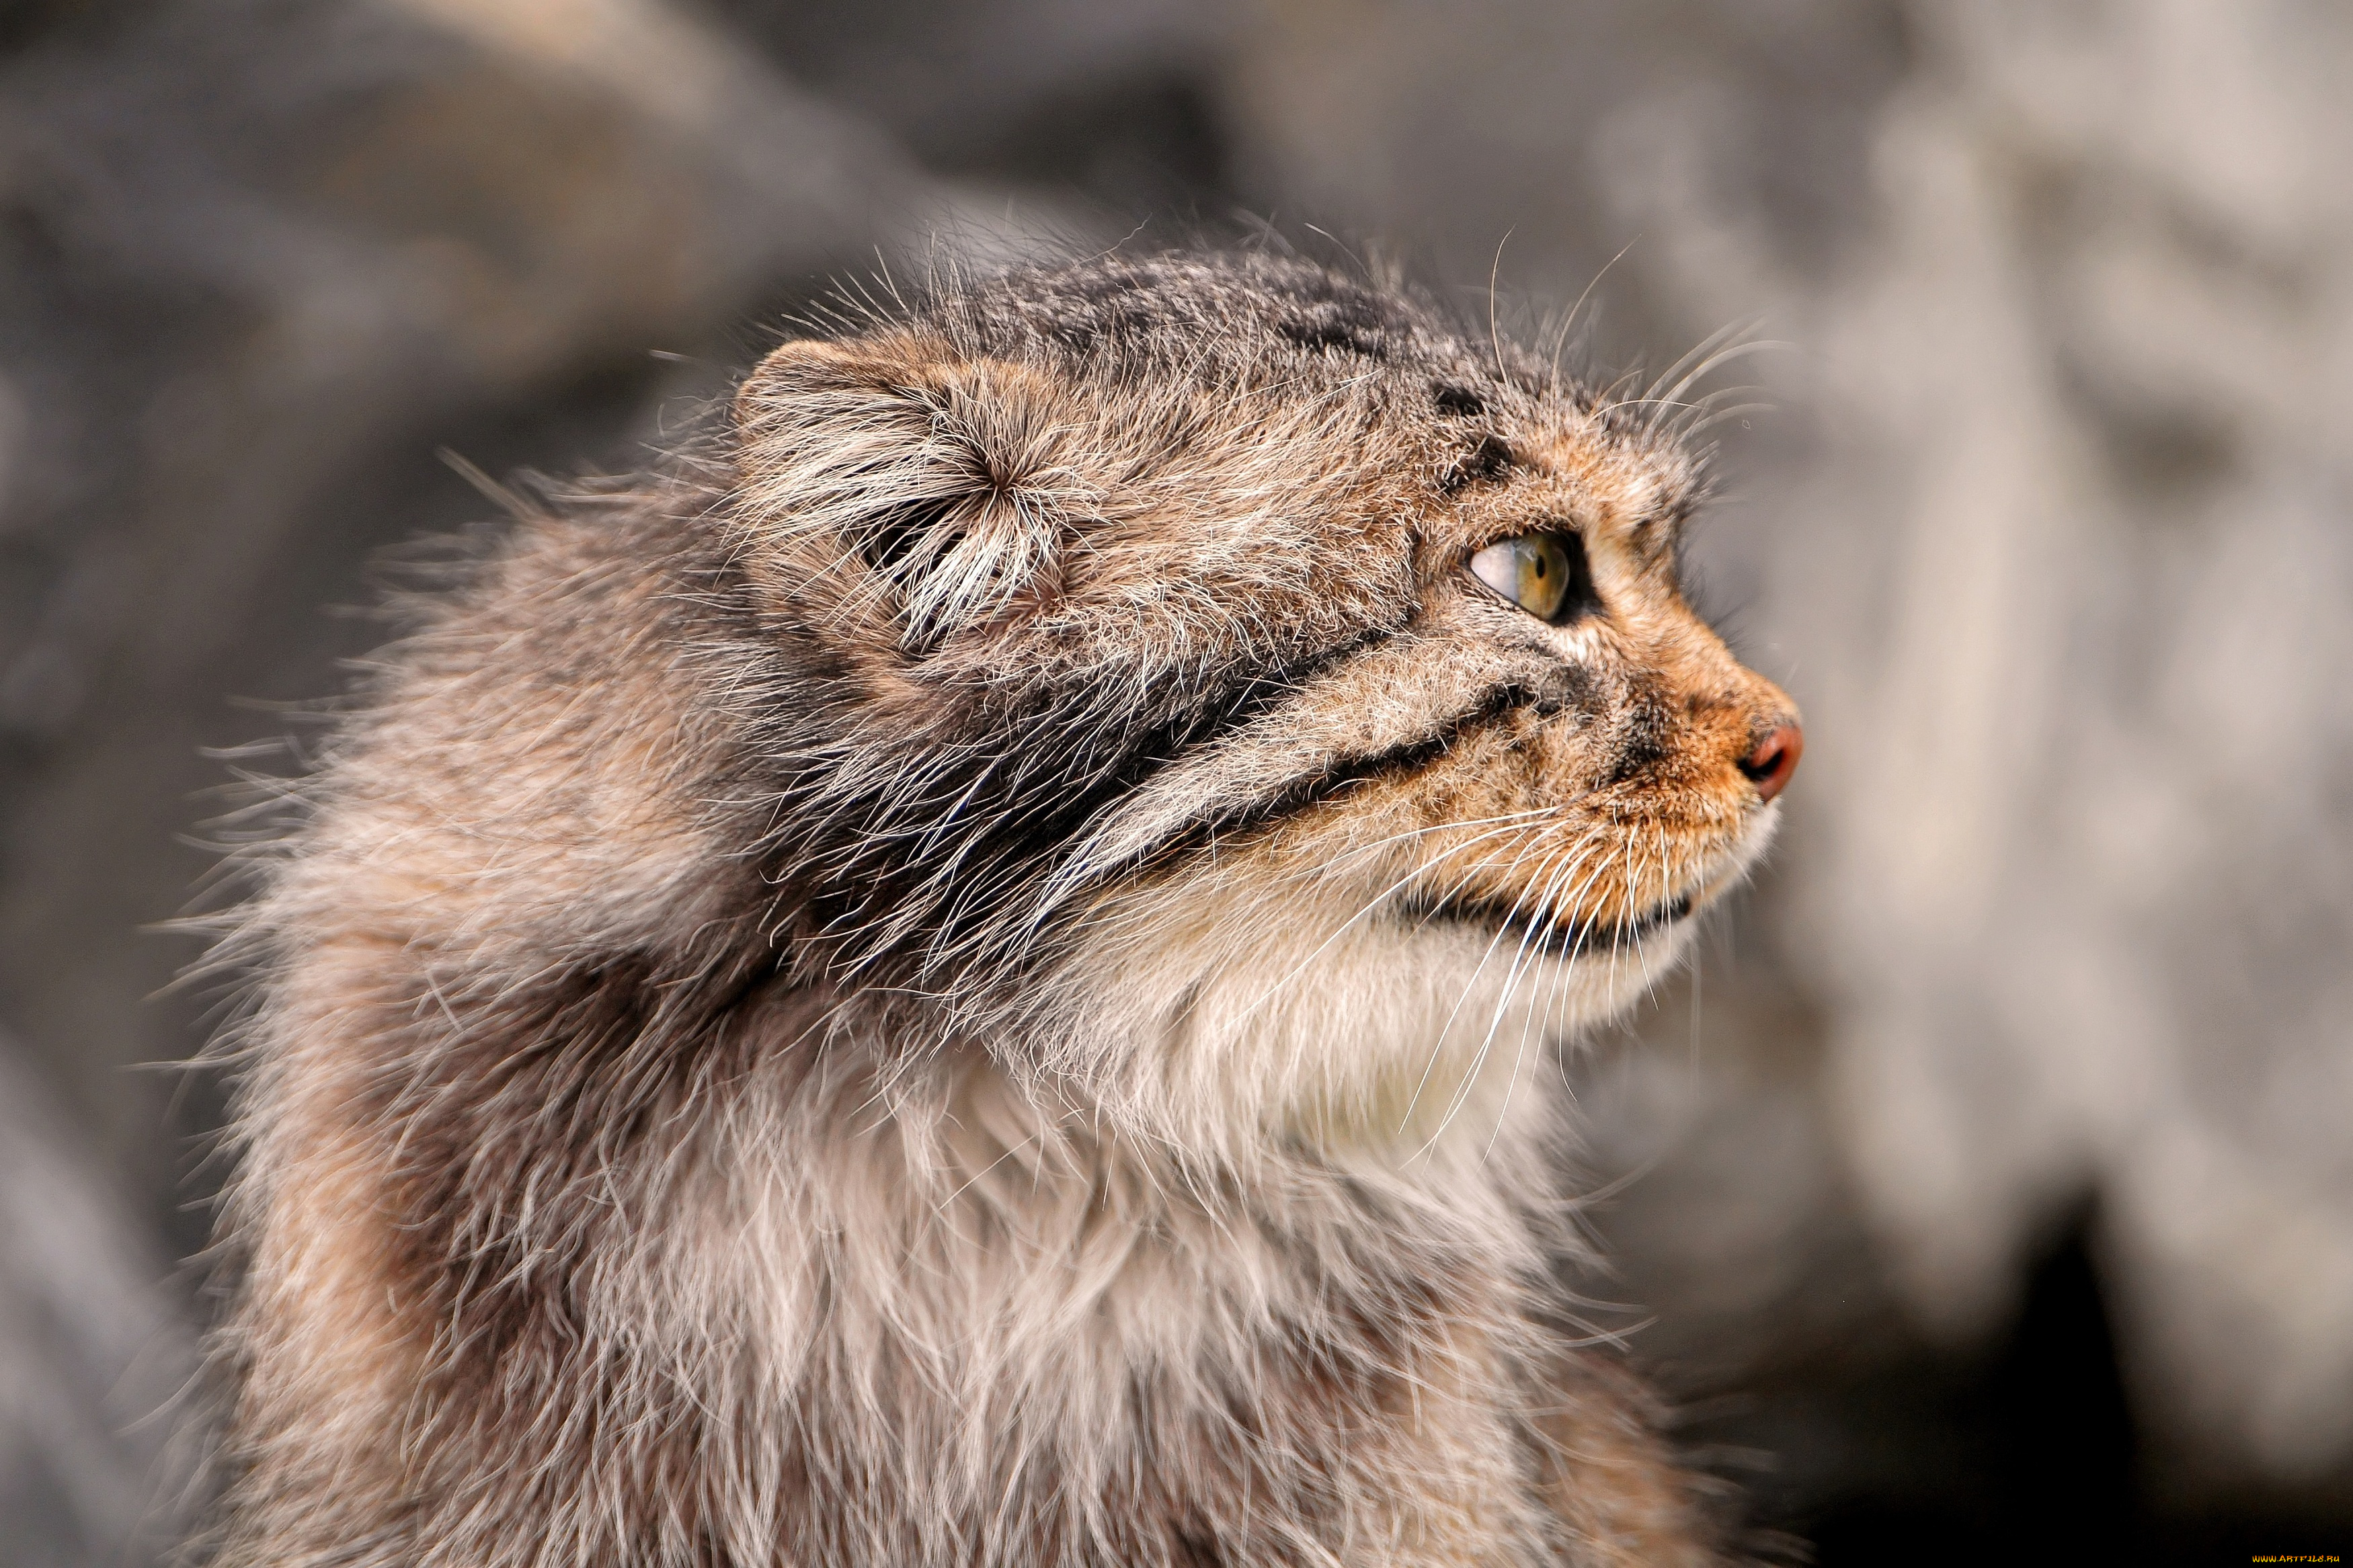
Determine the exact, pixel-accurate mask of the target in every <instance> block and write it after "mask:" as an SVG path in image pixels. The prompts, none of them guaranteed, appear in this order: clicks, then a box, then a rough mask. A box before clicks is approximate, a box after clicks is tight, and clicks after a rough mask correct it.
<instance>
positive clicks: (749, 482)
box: [734, 332, 1095, 654]
mask: <svg viewBox="0 0 2353 1568" xmlns="http://www.w3.org/2000/svg"><path fill="white" fill-rule="evenodd" d="M1071 413H1072V409H1071V400H1070V399H1069V398H1068V397H1067V396H1065V395H1061V394H1060V389H1059V388H1058V387H1057V385H1056V384H1055V383H1054V382H1053V381H1052V380H1051V378H1050V376H1049V375H1048V374H1046V373H1045V372H1043V371H1041V370H1039V369H1037V368H1034V367H1032V366H1029V365H1024V364H1019V363H1013V362H1010V361H1007V360H1002V359H993V358H987V357H975V356H971V355H965V354H960V353H956V352H955V350H954V349H953V347H952V346H951V345H949V344H947V343H946V342H943V341H941V340H939V339H937V338H934V337H928V336H924V335H920V334H917V333H913V332H892V333H887V334H882V335H878V336H875V337H870V338H862V339H858V340H854V341H852V342H791V343H786V344H785V345H784V346H783V347H781V348H779V349H777V350H776V351H775V352H774V353H771V354H769V355H768V357H767V358H766V359H765V360H763V361H762V362H761V363H760V364H759V366H758V367H757V368H756V369H754V371H753V373H752V374H751V375H750V376H749V377H747V378H746V379H745V381H744V384H743V386H742V388H741V389H740V390H739V391H738V392H737V394H736V395H735V403H734V421H735V429H736V436H737V454H738V455H737V459H736V483H737V489H736V494H737V500H738V514H739V516H740V517H741V518H742V519H743V521H744V524H745V526H746V528H747V530H748V531H749V534H750V535H751V537H749V538H747V541H746V542H747V543H748V544H750V545H751V546H752V547H753V548H754V551H755V552H759V553H762V554H767V555H770V556H771V559H773V560H775V561H776V563H777V564H778V565H780V566H786V564H787V563H790V564H789V566H787V569H789V570H795V571H798V572H800V573H804V574H820V575H821V576H823V577H824V578H826V579H827V580H828V582H827V583H826V584H818V583H817V582H814V581H813V582H811V584H810V585H811V586H812V587H819V586H821V585H822V586H828V587H829V588H830V590H831V594H830V595H829V596H832V597H835V598H836V600H837V602H838V603H839V604H841V605H843V606H844V607H845V608H847V609H849V610H851V611H853V612H863V613H868V614H877V615H888V616H891V617H892V618H893V619H895V621H896V623H897V629H898V641H899V646H900V647H901V648H902V651H905V652H908V653H911V654H913V653H922V652H924V651H927V650H929V649H930V648H932V647H936V646H937V645H938V644H939V643H940V642H941V641H942V640H944V638H946V637H951V636H953V635H954V634H955V633H956V632H958V631H960V630H963V629H965V628H967V627H971V626H981V625H986V624H987V623H989V622H991V621H993V620H996V619H997V618H999V617H1001V616H1005V615H1007V614H1008V613H1010V612H1012V611H1013V610H1014V609H1015V608H1016V607H1017V606H1018V605H1020V604H1023V603H1036V602H1037V601H1038V600H1039V599H1040V598H1042V597H1043V596H1045V595H1048V594H1050V592H1051V590H1052V587H1053V585H1054V584H1055V582H1056V581H1057V579H1058V577H1059V574H1060V564H1061V561H1062V557H1063V553H1064V552H1065V550H1066V548H1067V546H1068V542H1069V539H1070V536H1071V529H1072V525H1073V524H1074V522H1075V521H1077V520H1078V519H1080V518H1081V517H1082V516H1084V515H1086V514H1087V513H1088V512H1089V511H1090V510H1092V507H1093V504H1094V501H1095V492H1094V490H1093V489H1092V487H1091V486H1090V485H1089V484H1088V483H1087V482H1086V480H1085V479H1084V477H1083V475H1082V472H1081V470H1080V469H1079V468H1077V467H1076V466H1075V465H1074V461H1073V459H1075V458H1078V457H1079V456H1080V453H1079V451H1078V450H1077V447H1076V441H1075V437H1076V435H1077V432H1076V431H1075V430H1074V428H1073V423H1074V422H1073V420H1072V417H1071Z"/></svg>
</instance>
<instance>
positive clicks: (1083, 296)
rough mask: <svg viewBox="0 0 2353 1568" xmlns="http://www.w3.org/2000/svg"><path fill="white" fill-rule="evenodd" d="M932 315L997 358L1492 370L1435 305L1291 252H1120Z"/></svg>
mask: <svg viewBox="0 0 2353 1568" xmlns="http://www.w3.org/2000/svg"><path fill="white" fill-rule="evenodd" d="M931 313H932V314H933V315H934V318H935V319H936V320H937V321H938V322H939V323H940V324H942V325H944V326H946V327H947V328H949V330H950V331H951V333H952V334H955V335H961V336H964V337H965V339H966V341H967V342H970V343H971V344H972V346H974V347H976V348H978V349H979V350H981V351H982V352H984V353H999V354H1008V355H1016V356H1018V353H1020V352H1021V351H1022V350H1023V349H1024V347H1026V346H1028V345H1031V344H1039V343H1042V344H1047V345H1050V346H1052V347H1054V348H1056V349H1059V350H1060V351H1062V352H1064V353H1071V354H1074V355H1077V356H1081V357H1083V358H1085V359H1087V360H1089V361H1091V362H1093V363H1095V364H1096V365H1097V366H1099V367H1100V368H1105V369H1110V370H1113V371H1114V372H1116V371H1117V370H1118V369H1119V368H1120V367H1122V366H1133V367H1135V368H1142V367H1144V366H1145V365H1147V364H1148V365H1150V366H1151V367H1153V368H1154V369H1155V370H1157V371H1159V372H1162V373H1164V374H1165V373H1166V372H1168V371H1172V370H1174V371H1179V372H1182V373H1189V374H1193V375H1197V376H1199V375H1206V376H1208V377H1211V378H1219V377H1222V376H1224V375H1229V374H1232V373H1233V372H1234V371H1236V370H1237V369H1240V370H1244V371H1258V370H1262V369H1263V368H1264V366H1265V363H1266V361H1267V356H1269V355H1270V354H1273V355H1278V356H1284V357H1289V356H1294V355H1303V356H1304V357H1305V358H1306V360H1307V361H1308V363H1310V364H1317V363H1321V364H1324V365H1326V366H1328V367H1329V371H1330V373H1331V374H1336V375H1342V376H1355V375H1358V374H1362V371H1363V368H1364V366H1365V365H1366V363H1370V364H1373V365H1377V366H1380V367H1382V368H1385V369H1386V368H1397V369H1418V370H1419V372H1420V373H1421V374H1422V375H1424V376H1430V377H1433V378H1436V379H1440V380H1443V381H1445V382H1446V383H1448V384H1465V383H1475V382H1477V381H1478V380H1479V379H1481V373H1480V371H1479V369H1478V368H1477V366H1476V365H1475V364H1474V363H1472V361H1471V359H1470V355H1469V351H1468V350H1467V349H1466V348H1465V347H1464V346H1463V339H1462V335H1461V331H1459V330H1458V329H1457V328H1456V326H1455V325H1454V323H1453V322H1451V321H1449V320H1448V319H1447V318H1446V317H1445V316H1444V314H1443V313H1442V312H1441V311H1440V310H1438V309H1437V308H1436V307H1435V306H1433V305H1432V304H1431V303H1430V302H1429V301H1428V300H1423V299H1420V298H1419V297H1416V296H1411V295H1407V294H1400V293H1397V292H1392V291H1388V290H1384V289H1375V288H1371V287H1368V286H1366V285H1364V284H1360V283H1356V282H1354V281H1351V280H1350V279H1346V278H1344V277H1341V276H1339V275H1337V274H1335V273H1333V272H1330V271H1328V270H1326V269H1325V268H1322V267H1319V266H1316V265H1314V263H1311V262H1305V261H1299V260H1293V259H1289V258H1280V257H1269V256H1252V255H1243V256H1228V257H1220V258H1200V257H1187V256H1169V257H1155V258H1144V259H1141V260H1133V259H1127V258H1103V259H1101V260H1097V261H1093V262H1088V263H1085V264H1082V265H1080V266H1076V267H1066V268H1034V269H1022V270H1016V271H1014V272H1010V273H1008V274H1006V275H1004V276H1002V277H1000V278H997V279H993V280H991V281H989V282H987V283H985V284H983V285H981V286H979V287H977V288H976V289H973V290H971V291H970V292H969V293H965V294H961V295H955V296H951V297H948V298H946V299H943V300H939V301H936V302H935V303H934V305H933V306H932V307H931ZM959 329H960V330H961V331H959ZM1293 363H1296V361H1295V360H1294V362H1293ZM1471 396H1472V402H1473V403H1476V402H1478V399H1477V396H1476V395H1475V394H1473V395H1471Z"/></svg>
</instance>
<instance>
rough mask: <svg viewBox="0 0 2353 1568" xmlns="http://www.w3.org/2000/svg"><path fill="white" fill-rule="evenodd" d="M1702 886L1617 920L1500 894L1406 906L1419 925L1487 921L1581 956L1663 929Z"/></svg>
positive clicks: (1549, 948) (1545, 947)
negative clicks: (1569, 914)
mask: <svg viewBox="0 0 2353 1568" xmlns="http://www.w3.org/2000/svg"><path fill="white" fill-rule="evenodd" d="M1699 901H1700V898H1699V895H1698V893H1697V892H1695V891H1694V892H1687V893H1682V894H1678V895H1677V896H1676V897H1674V898H1672V899H1669V900H1666V901H1665V902H1664V903H1661V904H1654V905H1652V906H1651V908H1650V909H1648V910H1643V911H1642V912H1641V914H1638V915H1635V916H1632V917H1631V918H1629V919H1620V920H1614V921H1599V920H1574V919H1568V918H1565V917H1561V916H1557V915H1554V914H1549V913H1546V912H1545V911H1544V910H1530V909H1526V908H1525V907H1523V906H1521V905H1519V904H1516V903H1507V902H1504V900H1497V899H1459V898H1451V899H1429V900H1413V901H1411V902H1409V903H1406V904H1405V905H1404V906H1403V907H1402V912H1403V913H1404V914H1405V915H1406V916H1407V917H1408V918H1409V920H1411V921H1413V922H1414V923H1416V924H1417V925H1423V924H1428V923H1430V922H1431V921H1451V922H1455V923H1460V924H1462V925H1475V926H1483V927H1485V928H1486V929H1488V930H1490V931H1496V932H1498V933H1500V934H1501V935H1503V936H1505V937H1509V938H1512V939H1513V940H1514V941H1515V942H1517V943H1518V944H1519V945H1520V947H1521V949H1522V950H1523V951H1525V952H1544V953H1549V954H1550V955H1552V956H1553V957H1555V958H1570V959H1574V958H1580V957H1584V956H1587V955H1588V954H1592V953H1599V952H1616V951H1617V950H1618V949H1620V948H1621V947H1629V946H1631V945H1633V944H1634V943H1636V942H1641V940H1642V939H1643V938H1644V937H1647V936H1650V935H1651V934H1653V933H1655V932H1657V931H1664V930H1665V929H1666V928H1667V927H1669V926H1671V925H1672V924H1674V923H1675V922H1676V921H1679V920H1682V919H1683V918H1684V917H1685V916H1687V915H1689V914H1690V913H1691V912H1692V910H1693V909H1694V907H1696V906H1697V904H1698V903H1699Z"/></svg>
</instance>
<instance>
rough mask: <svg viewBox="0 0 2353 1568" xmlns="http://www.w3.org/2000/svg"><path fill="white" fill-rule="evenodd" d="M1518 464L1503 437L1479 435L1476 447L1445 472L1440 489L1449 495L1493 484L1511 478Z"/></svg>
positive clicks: (1440, 481) (1440, 482)
mask: <svg viewBox="0 0 2353 1568" xmlns="http://www.w3.org/2000/svg"><path fill="white" fill-rule="evenodd" d="M1518 461H1519V459H1518V458H1514V456H1513V455H1512V448H1511V447H1510V446H1509V445H1507V444H1506V443H1505V442H1504V438H1503V437H1500V436H1493V435H1490V436H1482V437H1479V444H1478V445H1477V446H1476V447H1472V449H1471V450H1470V452H1469V453H1468V454H1466V455H1465V456H1463V457H1462V458H1460V459H1459V460H1457V461H1456V462H1455V463H1454V464H1453V465H1452V466H1451V467H1450V468H1448V469H1447V470H1446V473H1445V475H1444V476H1443V477H1442V478H1441V479H1440V480H1439V488H1440V489H1441V490H1443V491H1445V493H1446V494H1448V495H1450V496H1451V495H1454V494H1456V493H1458V492H1460V491H1461V490H1463V489H1467V488H1469V487H1470V486H1472V485H1476V484H1493V483H1496V482H1497V481H1499V480H1502V479H1508V478H1510V477H1511V472H1512V468H1513V467H1514V464H1516V463H1517V462H1518Z"/></svg>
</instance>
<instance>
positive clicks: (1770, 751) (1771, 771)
mask: <svg viewBox="0 0 2353 1568" xmlns="http://www.w3.org/2000/svg"><path fill="white" fill-rule="evenodd" d="M1805 750H1806V732H1805V731H1803V730H1800V729H1799V728H1798V727H1797V726H1796V725H1795V724H1777V725H1775V726H1774V727H1773V732H1772V733H1771V734H1769V735H1767V736H1766V737H1765V738H1764V739H1763V740H1762V741H1759V742H1757V749H1756V750H1755V751H1753V752H1749V753H1748V755H1747V756H1746V757H1745V758H1743V759H1742V760H1741V763H1740V771H1741V772H1742V773H1746V774H1747V775H1748V782H1749V783H1750V784H1755V785H1756V786H1757V798H1758V799H1760V800H1771V799H1772V798H1773V797H1774V796H1775V795H1779V794H1780V793H1781V792H1782V791H1783V790H1784V789H1786V788H1788V784H1789V775H1790V774H1791V773H1796V772H1797V771H1798V758H1799V756H1800V755H1802V754H1803V753H1804V752H1805Z"/></svg>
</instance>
